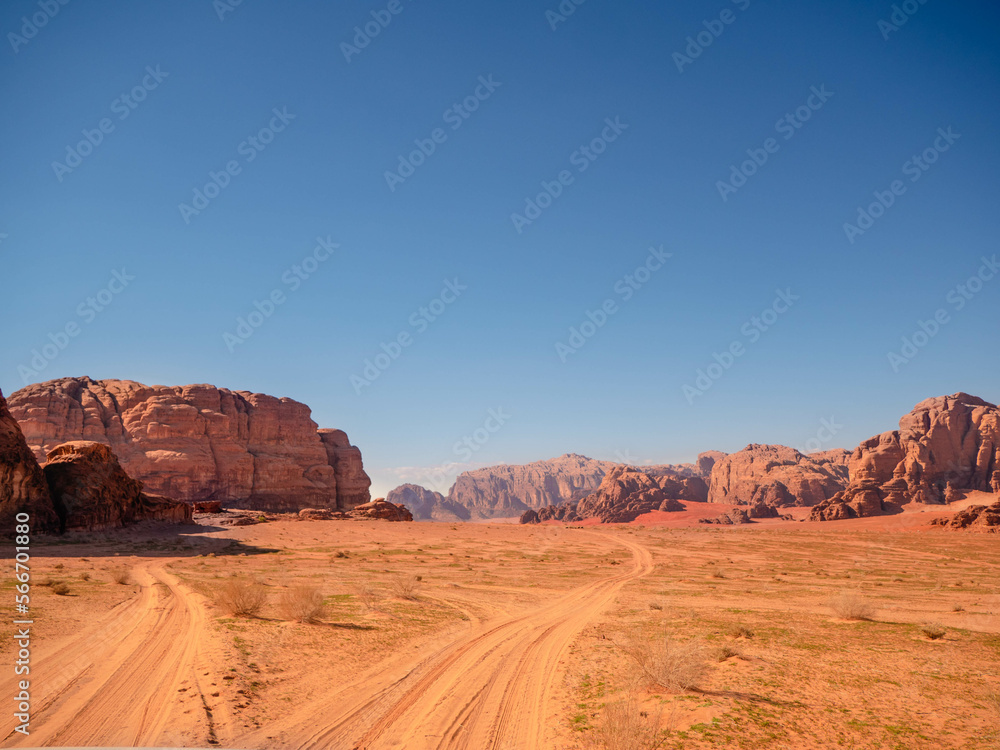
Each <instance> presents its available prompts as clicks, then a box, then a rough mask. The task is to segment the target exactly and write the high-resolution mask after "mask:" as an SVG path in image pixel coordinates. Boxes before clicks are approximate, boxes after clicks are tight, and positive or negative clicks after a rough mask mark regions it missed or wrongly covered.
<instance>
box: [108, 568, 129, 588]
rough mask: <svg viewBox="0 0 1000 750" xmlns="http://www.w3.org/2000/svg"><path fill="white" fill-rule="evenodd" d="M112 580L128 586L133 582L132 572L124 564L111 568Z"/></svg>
mask: <svg viewBox="0 0 1000 750" xmlns="http://www.w3.org/2000/svg"><path fill="white" fill-rule="evenodd" d="M111 580H112V581H114V582H115V583H118V584H121V585H122V586H128V585H129V584H130V583H132V572H131V571H130V570H129V569H128V568H126V567H125V566H124V565H119V566H118V567H116V568H112V569H111Z"/></svg>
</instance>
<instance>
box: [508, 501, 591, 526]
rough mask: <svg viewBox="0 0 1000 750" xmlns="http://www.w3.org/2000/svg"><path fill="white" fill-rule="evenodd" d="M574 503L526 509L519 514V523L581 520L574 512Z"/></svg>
mask: <svg viewBox="0 0 1000 750" xmlns="http://www.w3.org/2000/svg"><path fill="white" fill-rule="evenodd" d="M576 506H577V504H576V503H566V504H564V505H546V506H545V507H544V508H539V509H538V510H526V511H524V513H523V514H521V519H520V520H521V523H543V522H544V521H563V522H564V523H573V522H575V521H581V520H583V519H581V518H580V516H579V514H578V513H577V512H576Z"/></svg>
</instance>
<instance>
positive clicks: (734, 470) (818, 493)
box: [708, 444, 850, 507]
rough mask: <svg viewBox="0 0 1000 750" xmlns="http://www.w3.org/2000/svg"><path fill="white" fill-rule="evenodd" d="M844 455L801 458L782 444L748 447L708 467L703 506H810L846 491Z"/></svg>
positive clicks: (832, 453)
mask: <svg viewBox="0 0 1000 750" xmlns="http://www.w3.org/2000/svg"><path fill="white" fill-rule="evenodd" d="M849 455H850V454H848V452H847V451H843V450H839V451H826V452H824V453H813V454H810V455H804V454H802V453H799V452H798V451H797V450H795V449H794V448H787V447H785V446H783V445H756V444H753V445H748V446H747V447H746V448H744V449H743V450H741V451H739V452H737V453H730V454H729V455H728V456H726V457H724V458H722V459H720V460H718V461H717V462H716V463H715V466H714V467H713V468H712V476H711V479H710V481H709V489H708V501H709V502H710V503H725V504H728V505H756V504H766V505H770V506H772V507H781V506H783V505H799V506H812V505H816V504H818V503H820V502H822V501H824V500H826V499H828V498H831V497H833V496H834V495H835V494H836V493H838V492H840V491H841V490H842V489H844V488H845V487H846V486H847V482H848V467H847V457H848V456H849Z"/></svg>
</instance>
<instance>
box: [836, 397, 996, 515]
mask: <svg viewBox="0 0 1000 750" xmlns="http://www.w3.org/2000/svg"><path fill="white" fill-rule="evenodd" d="M998 472H1000V410H998V409H997V407H996V406H995V405H994V404H991V403H989V402H987V401H983V399H981V398H977V397H975V396H970V395H968V394H967V393H956V394H954V395H952V396H939V397H937V398H930V399H927V400H926V401H922V402H920V403H919V404H917V405H916V406H915V407H914V408H913V411H911V412H910V413H909V414H907V415H906V416H904V417H903V418H902V419H901V420H899V429H898V430H896V431H894V432H884V433H882V434H881V435H877V436H875V437H873V438H870V439H869V440H866V441H864V442H863V443H861V445H859V446H858V447H857V449H856V450H855V451H854V453H853V454H852V455H851V460H850V479H851V486H852V487H854V486H855V485H857V486H861V485H864V486H867V487H871V486H876V487H878V488H879V490H880V491H881V493H882V495H883V499H884V500H885V501H888V502H891V503H894V504H899V505H902V504H905V503H910V502H916V503H926V504H940V503H942V502H944V501H945V491H946V489H947V487H948V484H949V483H950V484H951V485H952V489H953V490H981V491H985V492H991V491H992V492H997V491H998V489H1000V482H998V481H997V477H996V474H997V473H998Z"/></svg>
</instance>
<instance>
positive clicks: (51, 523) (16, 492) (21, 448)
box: [0, 392, 59, 535]
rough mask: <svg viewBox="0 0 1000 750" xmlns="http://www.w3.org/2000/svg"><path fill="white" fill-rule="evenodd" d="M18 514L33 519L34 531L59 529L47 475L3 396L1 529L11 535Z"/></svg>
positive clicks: (0, 425) (0, 398) (0, 405)
mask: <svg viewBox="0 0 1000 750" xmlns="http://www.w3.org/2000/svg"><path fill="white" fill-rule="evenodd" d="M18 513H27V514H28V515H29V516H30V521H29V525H30V527H31V528H32V530H46V529H54V528H58V526H59V519H58V517H57V516H56V512H55V509H54V507H53V505H52V498H51V496H50V495H49V487H48V485H47V484H46V482H45V475H44V474H43V473H42V469H41V467H40V466H39V465H38V461H37V459H36V458H35V456H34V454H33V453H32V452H31V449H30V448H28V444H27V442H26V441H25V439H24V434H23V433H22V432H21V428H20V426H19V425H18V423H17V420H15V419H14V417H13V416H12V415H11V413H10V411H9V410H8V408H7V401H6V399H4V397H3V393H2V392H0V528H4V529H6V530H7V533H8V535H9V534H10V533H12V530H13V529H14V525H15V523H16V521H15V518H16V516H17V514H18Z"/></svg>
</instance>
